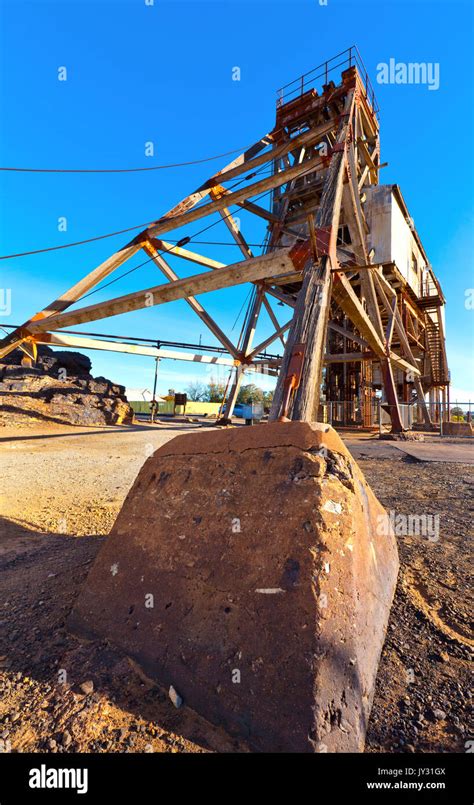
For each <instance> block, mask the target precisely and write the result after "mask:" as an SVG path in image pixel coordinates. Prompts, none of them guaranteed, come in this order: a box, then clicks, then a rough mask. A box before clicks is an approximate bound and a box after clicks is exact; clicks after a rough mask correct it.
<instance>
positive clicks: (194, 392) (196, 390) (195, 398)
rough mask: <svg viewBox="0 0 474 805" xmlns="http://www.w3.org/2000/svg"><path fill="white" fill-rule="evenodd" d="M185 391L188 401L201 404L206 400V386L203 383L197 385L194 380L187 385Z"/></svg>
mask: <svg viewBox="0 0 474 805" xmlns="http://www.w3.org/2000/svg"><path fill="white" fill-rule="evenodd" d="M185 391H186V394H187V395H188V400H190V401H191V402H203V401H204V400H205V399H206V398H207V388H206V386H205V385H204V383H199V382H198V381H197V380H195V381H194V383H189V385H188V386H186V389H185Z"/></svg>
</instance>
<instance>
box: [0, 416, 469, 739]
mask: <svg viewBox="0 0 474 805" xmlns="http://www.w3.org/2000/svg"><path fill="white" fill-rule="evenodd" d="M193 427H198V426H195V425H190V424H182V425H178V426H171V427H169V428H166V429H165V428H163V427H159V426H158V427H157V428H154V427H153V426H144V425H141V426H136V427H129V428H103V429H94V428H87V429H80V428H79V429H78V428H64V427H57V426H52V425H50V426H44V425H42V426H41V428H28V429H24V430H17V431H13V430H12V429H9V428H5V429H4V430H3V431H1V432H0V460H1V461H2V467H3V469H4V479H5V480H4V483H3V498H2V500H1V502H0V518H1V519H0V571H1V579H2V581H1V603H0V605H1V609H0V620H1V626H2V629H1V635H2V638H1V642H0V698H1V704H0V740H1V742H2V743H1V746H0V748H1V749H3V751H36V752H71V751H83V752H153V751H154V752H205V751H218V752H219V751H221V752H229V751H246V747H245V746H244V745H239V744H236V743H235V742H233V741H232V740H231V739H230V738H229V737H228V736H227V735H226V734H225V733H224V732H223V731H221V730H219V729H217V728H215V727H213V726H211V725H210V724H208V723H207V722H205V721H204V720H203V719H201V718H199V717H198V716H197V715H196V714H195V713H193V712H191V711H189V710H188V709H187V708H186V706H183V707H181V708H180V709H176V708H175V707H174V706H173V704H172V702H171V701H170V699H169V697H168V694H167V692H166V691H163V690H161V689H160V688H158V687H157V686H156V685H155V684H154V683H153V682H152V681H151V680H149V679H147V677H146V676H144V674H143V673H142V672H141V670H140V669H139V668H138V667H137V666H136V665H134V664H133V663H132V662H131V661H129V660H128V659H127V658H126V657H123V656H121V655H120V653H118V652H115V651H112V650H111V648H110V647H109V646H108V645H107V644H106V643H104V642H100V641H98V642H94V643H84V642H80V641H78V640H76V639H75V638H73V637H72V636H70V635H69V634H68V633H67V631H66V628H65V619H66V617H67V615H68V613H69V611H70V609H71V606H72V604H73V602H74V600H75V598H76V595H77V593H78V590H79V589H80V587H81V585H82V583H83V581H84V578H85V576H86V574H87V572H88V569H89V567H90V564H91V562H92V561H93V559H94V557H95V556H96V554H97V551H98V549H99V547H100V545H101V544H102V541H103V539H104V537H105V535H106V534H107V533H108V532H109V530H110V527H111V525H112V523H113V521H114V519H115V516H116V514H117V512H118V510H119V508H120V506H121V504H122V502H123V499H124V497H125V495H126V493H127V491H128V489H129V487H130V486H131V484H132V482H133V480H134V479H135V476H136V474H137V472H138V469H139V467H140V466H141V464H142V463H143V461H144V460H145V459H146V458H147V456H148V455H150V453H151V451H153V450H155V449H156V448H157V447H158V446H159V445H160V444H162V443H163V442H164V441H166V440H167V439H168V438H171V437H172V436H173V435H175V434H176V433H177V432H178V433H179V432H183V431H185V430H190V429H192V428H193ZM358 461H359V464H360V466H361V468H362V470H363V472H364V473H365V475H366V477H367V479H368V481H369V483H371V485H372V487H373V489H374V491H375V493H376V494H377V495H378V497H379V498H380V500H381V502H382V503H383V504H384V505H385V507H386V508H387V510H389V511H390V510H393V511H394V512H395V513H396V514H398V513H404V514H407V515H410V514H433V515H439V521H438V522H439V534H438V538H437V539H432V538H427V537H426V536H423V535H419V536H416V535H415V536H408V535H406V534H405V535H404V534H399V536H398V543H399V551H400V562H401V570H400V576H399V583H398V588H397V592H396V596H395V602H394V606H393V609H392V614H391V619H390V625H389V629H388V634H387V639H386V643H385V647H384V650H383V654H382V659H381V664H380V668H379V674H378V681H377V689H376V694H375V700H374V706H373V709H372V715H371V719H370V723H369V731H368V736H367V745H366V751H368V752H408V753H410V752H437V751H442V752H463V751H465V743H466V741H468V740H470V739H471V740H472V738H473V731H472V727H470V724H469V716H468V713H469V711H468V702H469V687H470V675H469V674H470V657H471V652H472V644H473V641H472V623H471V615H472V592H471V591H472V589H473V585H472V564H471V556H472V548H471V546H470V542H469V540H470V539H471V538H472V535H471V533H470V531H471V522H472V487H473V483H474V481H473V475H474V470H473V467H472V466H468V465H463V464H443V463H435V462H426V463H425V462H419V461H416V460H414V459H412V458H411V457H408V456H405V455H404V454H403V453H401V452H400V451H397V450H396V449H395V448H393V447H388V446H387V444H386V443H385V446H384V450H383V451H381V453H380V457H374V453H373V452H372V453H371V455H370V457H365V458H364V454H363V453H362V457H361V456H360V455H358Z"/></svg>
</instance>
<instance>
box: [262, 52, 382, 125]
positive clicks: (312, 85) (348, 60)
mask: <svg viewBox="0 0 474 805" xmlns="http://www.w3.org/2000/svg"><path fill="white" fill-rule="evenodd" d="M350 68H354V69H355V71H356V72H357V74H358V76H359V79H360V83H361V86H362V88H363V89H364V91H365V97H366V100H367V103H368V105H369V107H370V109H371V110H372V111H373V113H374V114H375V115H376V116H378V112H379V106H378V103H377V99H376V97H375V92H374V89H373V87H372V83H371V81H370V78H369V74H368V72H367V70H366V68H365V65H364V62H363V61H362V58H361V55H360V53H359V50H358V48H357V47H356V46H355V45H352V46H351V47H350V48H347V50H344V51H342V52H341V53H338V54H337V55H336V56H332V57H331V58H330V59H328V60H327V61H325V62H322V64H319V65H318V66H317V67H314V68H313V69H312V70H309V71H308V72H307V73H304V74H303V75H301V76H299V77H298V78H295V79H294V80H293V81H290V82H289V83H288V84H285V85H284V86H283V87H280V89H278V90H277V109H278V110H281V108H282V107H283V106H284V107H285V113H286V112H287V111H288V112H289V111H290V110H291V108H292V107H296V106H299V105H300V104H301V102H302V101H303V103H304V102H305V101H309V102H311V101H312V100H314V99H316V98H318V96H319V93H321V92H322V93H325V94H327V93H328V92H329V91H331V90H332V89H335V88H336V86H338V85H339V84H340V75H341V74H342V75H343V74H344V72H345V71H347V70H348V69H350ZM318 90H319V92H318Z"/></svg>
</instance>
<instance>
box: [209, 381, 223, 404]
mask: <svg viewBox="0 0 474 805" xmlns="http://www.w3.org/2000/svg"><path fill="white" fill-rule="evenodd" d="M224 394H225V384H224V383H218V382H217V381H216V380H214V379H213V378H212V377H211V379H210V381H209V383H208V384H207V392H206V400H207V402H213V403H221V402H222V400H223V399H224Z"/></svg>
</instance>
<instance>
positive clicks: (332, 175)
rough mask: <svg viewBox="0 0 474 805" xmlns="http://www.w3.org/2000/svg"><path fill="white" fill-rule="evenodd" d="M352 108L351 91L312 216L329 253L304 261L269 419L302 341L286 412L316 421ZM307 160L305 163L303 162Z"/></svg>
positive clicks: (274, 416) (278, 409)
mask: <svg viewBox="0 0 474 805" xmlns="http://www.w3.org/2000/svg"><path fill="white" fill-rule="evenodd" d="M353 108H354V91H353V90H350V91H349V92H348V94H347V97H346V101H345V105H344V114H343V116H342V118H341V122H340V125H339V131H338V136H337V143H338V146H339V148H338V150H336V151H334V152H333V155H332V157H331V162H330V165H329V168H328V170H327V173H326V179H325V183H324V190H323V195H322V198H321V204H320V207H319V210H318V213H317V217H316V227H317V228H320V227H330V228H331V237H330V244H329V250H328V251H329V255H331V257H329V256H324V257H323V258H322V259H321V261H320V264H319V265H317V264H316V265H315V264H314V261H313V260H310V261H308V262H307V263H306V266H305V270H304V274H303V285H302V288H301V291H300V292H299V294H298V300H297V303H296V308H295V315H294V319H293V325H292V327H291V331H290V335H289V337H288V341H287V345H286V349H285V354H284V357H283V363H282V368H281V372H280V376H279V378H278V382H277V387H276V389H275V395H274V402H273V406H272V411H271V415H270V416H271V419H277V418H278V416H279V415H280V413H281V406H282V404H283V398H284V391H285V386H286V382H287V373H288V367H289V364H290V361H291V357H292V351H293V347H294V345H295V344H304V345H305V354H304V365H303V371H302V377H301V380H300V383H299V386H298V387H297V388H296V391H295V392H294V394H293V398H292V399H291V400H290V406H289V410H288V416H289V417H290V418H291V419H295V420H303V421H309V422H311V421H314V420H316V419H317V412H318V406H319V389H320V383H321V375H322V369H323V360H324V350H325V345H326V333H327V322H328V318H329V306H330V296H331V284H332V274H331V267H332V261H333V262H335V260H336V244H337V230H338V224H339V216H340V209H341V201H342V186H343V178H344V166H345V160H344V151H343V150H340V148H341V146H342V147H344V144H345V142H346V138H347V133H348V124H349V120H350V119H351V118H352V112H353ZM312 161H313V160H310V161H308V162H306V163H303V164H304V165H308V164H309V163H310V162H312Z"/></svg>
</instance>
